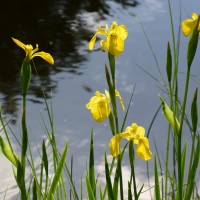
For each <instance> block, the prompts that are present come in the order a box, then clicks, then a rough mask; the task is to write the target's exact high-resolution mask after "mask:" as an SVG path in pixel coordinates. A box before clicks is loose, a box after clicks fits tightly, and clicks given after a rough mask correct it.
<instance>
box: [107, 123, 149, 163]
mask: <svg viewBox="0 0 200 200" xmlns="http://www.w3.org/2000/svg"><path fill="white" fill-rule="evenodd" d="M144 135H145V129H144V128H143V127H142V126H138V125H137V124H136V123H133V124H132V125H131V126H128V127H127V128H126V130H125V132H123V133H118V134H116V135H114V136H113V137H112V138H111V140H110V143H109V148H110V152H111V154H112V156H118V155H119V154H120V141H121V139H123V138H126V139H127V140H128V141H131V142H133V143H134V144H136V145H137V148H136V153H137V155H138V156H139V157H140V158H141V159H143V160H149V159H151V157H152V153H151V151H150V147H149V141H148V139H147V138H146V137H144Z"/></svg>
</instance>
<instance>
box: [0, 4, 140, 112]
mask: <svg viewBox="0 0 200 200" xmlns="http://www.w3.org/2000/svg"><path fill="white" fill-rule="evenodd" d="M115 2H116V3H120V4H121V5H122V6H123V7H126V6H136V5H137V3H136V1H134V0H115ZM11 5H12V6H11ZM110 9H112V8H110V7H109V5H108V4H107V3H106V1H103V0H65V1H64V0H34V1H33V0H32V1H26V0H19V1H15V0H8V1H3V3H1V7H0V19H1V20H0V26H1V27H2V29H1V32H0V54H1V59H0V95H1V103H2V107H3V109H2V110H4V111H5V112H6V113H10V114H12V113H14V112H15V111H16V110H17V108H18V106H19V105H18V100H19V99H20V98H21V87H20V75H19V74H20V66H21V63H22V61H23V58H24V52H23V50H22V49H20V48H19V47H17V46H16V45H15V44H14V43H13V42H12V40H11V37H14V38H17V39H19V40H20V41H22V42H23V43H25V44H32V45H33V46H34V47H35V44H36V43H38V44H39V48H40V50H42V51H46V52H49V53H51V55H52V56H53V57H54V59H55V65H54V66H50V65H49V64H47V63H45V61H42V60H41V59H37V58H36V59H34V62H35V64H36V68H37V72H38V74H39V77H40V78H39V79H40V80H39V81H38V77H37V76H36V73H35V70H34V69H33V76H32V80H31V85H30V90H29V94H31V96H32V97H34V99H32V98H31V97H30V98H29V99H30V100H32V101H34V102H36V103H39V102H40V97H42V93H41V91H40V89H39V85H40V84H41V85H42V88H43V89H44V91H45V93H46V95H47V97H49V96H50V94H51V91H52V90H53V91H54V92H56V89H57V82H58V80H55V78H53V76H52V75H53V74H57V73H60V72H68V73H73V74H74V75H81V74H82V73H83V71H82V69H81V67H80V66H81V65H80V63H83V62H85V61H86V60H87V57H86V56H85V55H84V53H85V52H86V51H87V50H86V49H83V46H84V45H83V43H86V42H88V41H89V39H90V38H91V35H92V34H93V33H92V32H91V31H90V30H89V28H88V27H87V21H86V20H85V19H82V17H81V14H82V13H94V12H95V13H96V14H97V15H95V16H96V19H93V21H96V22H98V21H100V20H102V19H104V18H105V17H106V15H109V10H110ZM92 16H93V15H92ZM95 16H93V18H94V17H95ZM85 46H86V45H85ZM35 99H36V100H35Z"/></svg>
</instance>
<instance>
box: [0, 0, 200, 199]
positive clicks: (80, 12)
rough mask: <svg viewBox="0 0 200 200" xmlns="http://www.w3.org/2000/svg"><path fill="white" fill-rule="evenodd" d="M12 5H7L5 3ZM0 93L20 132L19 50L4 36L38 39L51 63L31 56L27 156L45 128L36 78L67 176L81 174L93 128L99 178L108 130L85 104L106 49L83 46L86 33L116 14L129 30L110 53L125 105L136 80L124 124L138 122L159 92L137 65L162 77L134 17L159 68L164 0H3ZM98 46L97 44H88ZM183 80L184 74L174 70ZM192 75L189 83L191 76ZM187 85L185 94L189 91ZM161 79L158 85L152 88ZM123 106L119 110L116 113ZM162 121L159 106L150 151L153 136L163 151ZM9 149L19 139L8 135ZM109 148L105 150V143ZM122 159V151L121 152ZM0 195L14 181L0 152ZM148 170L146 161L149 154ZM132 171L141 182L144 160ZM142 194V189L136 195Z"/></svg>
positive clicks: (194, 4) (193, 5) (151, 110)
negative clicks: (69, 169) (68, 165)
mask: <svg viewBox="0 0 200 200" xmlns="http://www.w3.org/2000/svg"><path fill="white" fill-rule="evenodd" d="M11 5H12V6H11ZM181 9H182V17H183V19H185V18H186V17H188V16H190V15H191V12H193V11H195V12H198V11H199V10H200V3H199V2H198V1H197V0H191V1H187V0H183V1H182V5H181ZM179 10H180V5H179V1H174V2H173V3H172V11H173V17H174V22H175V31H176V32H177V31H178V26H177V25H178V23H179ZM0 11H1V12H0V19H1V20H0V25H1V31H0V55H1V59H0V101H1V105H2V111H3V113H4V116H5V119H7V120H8V119H9V118H10V117H11V116H12V115H13V114H14V113H15V114H14V117H13V118H12V120H11V122H12V124H10V125H11V128H12V129H13V130H14V133H15V134H16V135H17V136H18V137H19V136H20V120H19V119H20V116H21V110H20V107H21V87H20V75H19V74H20V66H21V63H22V61H23V58H24V55H25V54H24V51H23V50H22V49H20V48H19V47H17V46H16V45H15V44H14V43H13V42H12V40H11V37H14V38H17V39H19V40H20V41H22V42H23V43H25V44H32V45H33V46H35V44H39V48H40V50H41V51H46V52H49V53H51V55H52V56H53V57H54V60H55V65H53V66H51V65H49V64H47V63H46V62H44V61H43V60H41V59H39V58H36V59H34V63H35V65H36V69H37V72H38V74H39V78H38V77H37V75H36V72H35V70H34V69H33V76H32V79H31V84H30V90H29V95H28V103H27V104H28V105H27V107H28V108H27V115H28V116H27V117H28V119H27V124H28V128H29V138H30V143H31V145H32V147H33V154H34V155H35V160H36V161H37V160H38V154H37V148H36V145H38V146H39V147H40V145H41V143H42V139H43V138H45V133H44V131H43V129H42V126H41V121H42V120H41V115H42V116H43V117H44V120H45V121H46V123H47V126H48V119H47V112H46V109H45V105H44V100H43V98H42V97H43V95H42V92H41V90H40V85H41V86H42V88H43V90H44V91H45V94H46V97H48V103H52V106H53V114H54V127H55V134H56V138H57V142H58V146H59V147H60V149H61V150H62V148H63V146H64V143H65V141H66V139H68V141H69V151H68V161H70V157H71V155H72V154H73V160H74V174H75V176H74V178H75V179H76V184H77V185H78V186H79V184H80V177H84V169H85V166H86V157H87V155H88V153H89V139H90V132H91V129H92V127H93V128H94V141H95V158H97V159H96V165H97V173H99V174H100V176H99V180H100V181H102V182H104V181H103V178H102V176H103V169H104V164H103V156H102V155H103V152H104V149H105V148H106V149H107V148H108V142H109V139H110V138H111V133H110V131H109V124H108V122H107V121H106V122H103V123H101V124H98V123H96V122H94V121H93V120H92V119H91V116H90V113H89V111H88V110H86V108H85V104H86V103H87V102H88V101H89V99H90V98H91V96H92V95H93V94H94V92H95V91H96V90H99V91H101V92H103V91H104V90H105V89H107V87H106V79H105V75H104V65H105V63H108V60H107V53H103V52H101V51H93V52H89V50H88V48H87V45H88V41H89V40H90V38H91V37H92V35H93V34H94V32H95V31H96V29H97V26H98V24H100V25H105V24H106V23H107V24H108V25H110V24H111V23H112V21H114V20H116V21H117V22H118V24H125V25H126V27H127V29H128V31H129V36H128V38H127V40H126V41H125V51H124V53H123V54H122V55H121V56H120V57H118V58H117V59H116V64H117V68H116V84H117V88H118V90H119V91H120V93H121V95H122V96H123V99H124V101H125V105H126V106H127V105H128V102H129V98H130V95H131V91H132V89H133V87H134V84H136V90H135V94H134V98H133V102H132V104H131V108H130V114H129V117H128V119H127V126H128V125H130V124H131V123H132V122H136V123H138V124H140V125H142V126H144V127H145V128H146V129H147V128H148V127H149V125H150V122H151V120H152V118H153V115H154V114H155V112H156V110H157V108H158V106H159V103H160V102H159V99H158V97H157V94H158V93H162V90H161V89H162V87H163V86H162V82H158V81H155V80H154V79H152V78H151V77H150V76H149V75H147V74H146V73H145V72H144V71H142V70H141V69H140V68H138V65H139V66H141V67H143V68H144V69H145V70H146V71H148V72H150V73H151V74H152V75H153V76H154V77H155V78H157V79H158V80H162V77H161V76H160V74H159V73H158V69H157V67H156V62H155V60H154V58H153V55H152V52H151V50H150V48H149V46H148V42H147V40H146V38H145V36H144V32H143V31H142V28H141V23H142V25H143V27H144V29H145V32H146V34H147V36H148V38H149V41H150V43H151V45H152V47H153V49H154V51H155V54H156V57H157V61H158V64H159V66H160V69H161V72H162V73H163V74H164V75H163V76H164V78H166V76H165V55H166V44H167V41H170V42H171V30H170V20H169V12H168V4H167V1H164V0H138V1H137V2H136V1H133V0H132V1H131V0H129V1H128V0H126V1H122V0H121V1H117V0H116V1H114V0H113V1H111V0H110V1H102V0H95V1H94V0H68V1H67V0H66V1H62V0H60V1H59V0H57V1H54V0H48V1H47V0H42V1H41V0H34V1H25V0H21V1H6V2H4V3H3V4H2V5H1V7H0ZM181 44H182V46H181V50H180V57H181V58H183V59H180V66H183V67H182V68H181V69H180V72H184V71H185V68H186V62H185V57H186V56H185V53H186V45H187V39H185V38H184V37H183V36H181ZM95 47H97V48H98V44H96V45H95ZM197 66H198V62H195V63H194V70H193V71H192V73H194V74H195V75H196V76H197V77H196V83H197V84H198V83H199V79H198V76H199V74H200V70H199V69H198V67H197ZM182 78H183V80H184V74H183V76H182ZM196 83H195V84H196ZM195 84H194V82H192V85H191V94H192V93H193V91H194V86H195ZM160 87H161V89H160ZM122 118H123V113H120V120H121V119H122ZM165 130H166V123H165V121H164V120H163V115H162V113H161V112H160V114H159V116H158V119H157V120H156V122H155V124H154V126H153V127H152V130H151V133H150V143H151V146H152V151H153V152H155V149H154V147H153V137H154V138H155V140H157V141H158V143H159V145H158V147H159V150H160V152H161V153H163V152H164V151H165V148H163V146H165V144H166V138H165V135H166V134H167V133H166V131H165ZM1 134H3V133H1ZM13 142H14V146H15V149H16V151H19V146H18V144H17V143H16V142H15V140H14V139H13ZM108 154H109V151H108ZM125 159H127V158H125ZM0 163H1V167H0V188H1V190H0V199H2V198H3V196H4V192H5V190H6V188H7V187H8V194H7V198H6V199H16V195H15V194H16V193H17V189H16V186H15V181H14V179H13V175H12V167H11V166H10V164H9V163H8V162H7V161H6V159H5V158H4V157H3V156H2V154H0ZM149 164H150V166H151V167H150V170H152V166H153V161H150V162H149ZM123 168H124V177H127V179H128V178H129V173H130V171H129V169H128V168H127V167H126V162H125V164H124V167H123ZM136 171H137V173H138V176H137V178H138V182H139V183H141V184H142V183H143V182H146V181H145V180H146V175H145V171H146V166H145V164H144V162H143V161H141V160H137V166H136ZM143 196H144V197H143V198H144V199H145V200H147V199H148V196H149V195H148V194H147V195H146V196H145V194H144V195H143Z"/></svg>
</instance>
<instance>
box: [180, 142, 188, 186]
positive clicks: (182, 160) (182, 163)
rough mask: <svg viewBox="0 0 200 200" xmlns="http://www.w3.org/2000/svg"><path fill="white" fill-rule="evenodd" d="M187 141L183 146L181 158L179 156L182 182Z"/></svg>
mask: <svg viewBox="0 0 200 200" xmlns="http://www.w3.org/2000/svg"><path fill="white" fill-rule="evenodd" d="M187 145H188V143H187V141H186V143H185V145H184V148H183V153H182V158H181V173H182V178H181V180H182V182H183V183H184V175H185V161H186V154H187Z"/></svg>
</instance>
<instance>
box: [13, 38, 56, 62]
mask: <svg viewBox="0 0 200 200" xmlns="http://www.w3.org/2000/svg"><path fill="white" fill-rule="evenodd" d="M12 40H13V41H14V42H15V44H16V45H17V46H19V47H21V48H22V49H24V51H25V53H26V58H27V59H28V60H29V61H31V60H32V59H33V58H34V57H37V56H39V57H42V58H43V59H44V60H46V61H47V62H48V63H50V64H54V59H53V57H52V56H51V55H50V54H49V53H46V52H43V51H41V52H37V51H38V50H39V47H38V44H37V45H36V48H35V49H33V46H32V45H31V44H23V43H22V42H20V41H19V40H17V39H15V38H12Z"/></svg>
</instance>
